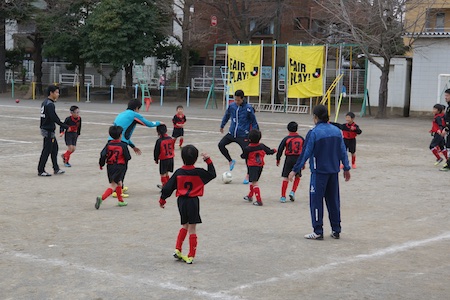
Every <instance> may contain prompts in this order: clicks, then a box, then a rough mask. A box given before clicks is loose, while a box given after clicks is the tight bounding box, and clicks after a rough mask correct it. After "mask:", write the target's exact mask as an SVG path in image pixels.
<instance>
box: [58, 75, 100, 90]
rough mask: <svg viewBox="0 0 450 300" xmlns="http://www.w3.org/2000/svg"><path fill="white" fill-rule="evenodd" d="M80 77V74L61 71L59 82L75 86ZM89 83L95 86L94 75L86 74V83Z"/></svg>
mask: <svg viewBox="0 0 450 300" xmlns="http://www.w3.org/2000/svg"><path fill="white" fill-rule="evenodd" d="M78 77H79V76H78V74H68V73H61V74H59V84H62V85H63V84H65V85H72V86H75V85H76V84H77V83H78V82H79V78H78ZM88 83H89V84H90V85H91V87H93V86H94V75H89V74H85V75H84V84H85V85H86V84H88Z"/></svg>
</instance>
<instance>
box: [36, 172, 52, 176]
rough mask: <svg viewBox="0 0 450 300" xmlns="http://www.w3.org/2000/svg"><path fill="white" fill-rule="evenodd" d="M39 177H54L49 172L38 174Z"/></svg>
mask: <svg viewBox="0 0 450 300" xmlns="http://www.w3.org/2000/svg"><path fill="white" fill-rule="evenodd" d="M38 176H41V177H48V176H52V174H50V173H47V172H45V171H44V172H42V173H38Z"/></svg>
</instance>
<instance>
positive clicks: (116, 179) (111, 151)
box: [95, 126, 131, 209]
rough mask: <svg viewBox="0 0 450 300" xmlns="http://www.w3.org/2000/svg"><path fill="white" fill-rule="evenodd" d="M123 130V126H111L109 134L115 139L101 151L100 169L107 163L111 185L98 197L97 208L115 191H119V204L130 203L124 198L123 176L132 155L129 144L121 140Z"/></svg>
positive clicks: (125, 204)
mask: <svg viewBox="0 0 450 300" xmlns="http://www.w3.org/2000/svg"><path fill="white" fill-rule="evenodd" d="M122 131H123V128H122V127H120V126H111V127H109V136H110V137H111V138H113V139H112V140H111V141H108V143H107V144H106V146H105V147H104V148H103V150H102V152H100V160H99V162H98V163H99V165H100V170H103V166H104V165H105V163H106V164H107V167H106V170H107V171H108V181H109V183H110V184H111V186H110V187H109V188H107V189H106V190H105V192H104V193H103V195H102V196H98V197H97V200H96V202H95V208H96V209H99V207H100V205H101V204H102V202H103V200H105V199H106V198H108V197H109V196H110V195H111V194H112V193H113V192H114V191H115V192H116V193H117V199H118V200H119V206H127V205H128V203H127V202H125V201H123V198H122V178H123V176H124V174H125V172H126V170H127V164H128V161H129V160H130V159H131V155H130V152H129V151H128V144H127V143H125V142H123V141H121V139H122Z"/></svg>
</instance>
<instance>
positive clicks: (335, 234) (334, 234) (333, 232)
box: [330, 231, 340, 240]
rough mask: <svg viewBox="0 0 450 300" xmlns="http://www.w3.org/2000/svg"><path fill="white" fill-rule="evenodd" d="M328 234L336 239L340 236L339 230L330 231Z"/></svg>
mask: <svg viewBox="0 0 450 300" xmlns="http://www.w3.org/2000/svg"><path fill="white" fill-rule="evenodd" d="M330 236H331V237H332V238H333V239H336V240H338V239H339V238H340V234H339V232H336V231H332V232H331V234H330Z"/></svg>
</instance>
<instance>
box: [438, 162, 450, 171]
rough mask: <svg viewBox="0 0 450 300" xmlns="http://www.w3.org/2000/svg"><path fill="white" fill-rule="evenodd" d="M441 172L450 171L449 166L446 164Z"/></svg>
mask: <svg viewBox="0 0 450 300" xmlns="http://www.w3.org/2000/svg"><path fill="white" fill-rule="evenodd" d="M439 171H444V172H447V171H450V167H449V166H448V165H447V164H445V165H444V166H443V167H442V168H440V169H439Z"/></svg>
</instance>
